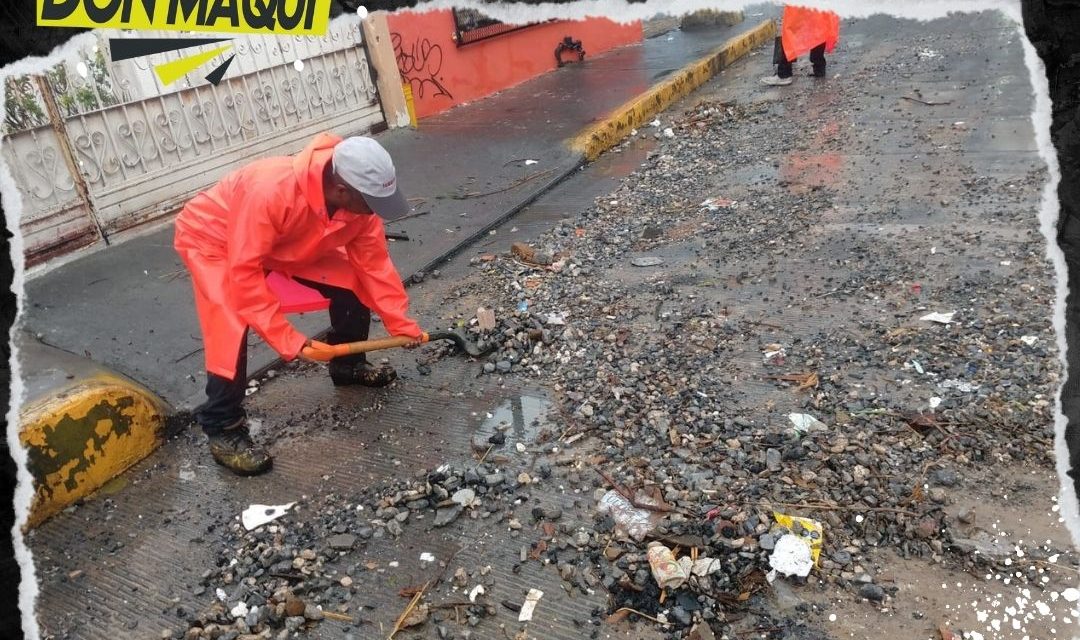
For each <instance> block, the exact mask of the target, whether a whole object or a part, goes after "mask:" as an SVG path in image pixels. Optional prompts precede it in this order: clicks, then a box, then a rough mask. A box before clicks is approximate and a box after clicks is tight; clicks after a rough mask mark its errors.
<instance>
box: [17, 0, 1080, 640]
mask: <svg viewBox="0 0 1080 640" xmlns="http://www.w3.org/2000/svg"><path fill="white" fill-rule="evenodd" d="M750 4H751V3H748V2H736V1H721V0H648V1H647V2H643V3H639V4H628V3H626V2H625V1H621V0H610V1H608V2H601V3H597V2H588V3H586V2H575V3H570V4H560V5H556V4H553V3H546V4H542V5H529V6H520V5H514V4H509V3H497V4H490V5H488V4H480V3H479V2H476V1H475V0H438V1H435V2H427V3H422V4H420V5H418V6H417V7H415V10H417V11H420V12H424V11H428V10H432V9H436V8H450V7H452V6H456V7H460V8H467V7H471V8H476V9H481V10H483V11H484V12H485V13H487V14H488V15H490V16H491V17H493V18H495V19H498V20H501V21H503V22H508V23H516V24H521V23H528V22H538V21H544V20H547V19H553V18H559V19H581V18H585V17H588V16H595V15H607V16H608V17H610V18H611V19H612V20H615V21H617V22H623V23H625V22H631V21H634V20H640V19H644V18H648V17H651V16H653V15H658V14H666V15H672V16H678V15H681V14H685V13H689V12H693V11H696V10H699V9H720V10H739V9H743V8H745V7H747V6H749V5H750ZM815 7H817V8H819V9H827V10H832V11H836V12H837V13H838V14H840V15H841V17H842V18H845V19H849V18H866V17H869V16H872V15H874V14H884V15H888V16H892V17H895V18H900V19H915V20H922V21H927V20H934V19H939V18H945V17H947V16H948V15H949V14H950V13H957V12H976V11H986V10H999V11H1001V12H1002V13H1003V14H1005V15H1006V16H1008V17H1009V18H1010V19H1011V20H1012V21H1013V22H1014V23H1016V24H1017V32H1016V33H1017V35H1018V36H1019V38H1018V39H1019V41H1020V43H1021V45H1022V47H1023V55H1024V62H1025V65H1026V67H1027V70H1028V80H1029V81H1030V82H1031V85H1032V89H1033V94H1034V106H1033V108H1032V116H1031V117H1032V124H1033V129H1034V134H1035V139H1036V143H1037V148H1038V153H1039V157H1040V159H1041V160H1042V161H1043V162H1044V163H1045V165H1046V167H1047V172H1048V179H1047V181H1046V183H1045V185H1044V187H1043V195H1042V201H1041V206H1040V211H1039V219H1040V226H1041V230H1042V232H1043V235H1044V237H1045V239H1046V241H1047V250H1046V251H1047V257H1048V258H1049V260H1050V262H1051V263H1052V265H1053V269H1054V272H1055V275H1056V283H1055V299H1054V307H1053V315H1052V323H1053V327H1054V330H1055V339H1056V345H1057V353H1058V360H1059V363H1060V365H1061V366H1062V368H1063V370H1065V367H1066V362H1065V354H1066V344H1065V338H1064V335H1065V334H1064V326H1065V315H1064V309H1065V305H1064V301H1065V296H1066V294H1067V292H1068V286H1067V281H1066V279H1065V274H1066V270H1065V262H1064V255H1063V253H1062V251H1061V249H1060V247H1059V246H1058V245H1057V240H1056V230H1055V226H1056V221H1057V219H1058V215H1059V209H1060V206H1059V203H1058V199H1057V188H1058V185H1059V183H1060V180H1061V171H1060V166H1059V163H1058V160H1057V154H1056V150H1055V149H1054V147H1053V145H1052V143H1051V140H1050V134H1049V127H1050V122H1051V117H1050V114H1051V102H1050V97H1049V93H1048V85H1047V79H1046V75H1045V72H1046V70H1045V67H1044V65H1043V63H1042V60H1041V59H1040V58H1039V57H1038V55H1037V53H1036V51H1035V49H1034V47H1033V46H1032V45H1031V43H1030V42H1029V41H1028V39H1027V37H1026V34H1025V32H1024V29H1023V24H1022V20H1021V15H1020V5H1019V3H1017V2H1005V1H1002V0H998V1H993V0H985V1H973V2H954V3H946V2H940V0H919V1H910V2H896V1H895V0H888V1H885V0H873V1H868V0H832V1H828V0H823V1H822V2H819V3H816V4H815ZM342 17H344V16H342ZM748 17H749V16H748ZM338 19H341V18H338ZM92 37H93V35H92V34H83V35H80V36H76V37H75V38H73V39H71V40H69V41H68V42H67V43H65V44H64V45H61V46H60V47H57V48H56V49H55V50H54V51H52V52H51V53H50V54H49V55H48V56H44V57H32V58H26V59H23V60H20V61H18V62H15V63H13V64H11V65H8V66H7V67H5V68H4V69H3V70H2V71H0V75H9V74H20V73H31V72H40V71H42V70H44V69H46V68H48V67H51V66H53V65H54V64H56V63H57V62H60V61H61V60H63V59H65V58H68V57H71V56H70V53H71V52H73V51H75V50H77V49H79V48H82V47H83V46H84V45H85V44H86V43H87V42H89V39H90V38H92ZM0 85H2V83H0ZM0 91H2V89H0ZM398 120H399V121H400V120H401V114H398ZM0 188H2V189H3V200H4V203H5V205H6V206H5V213H6V217H7V220H8V228H9V229H10V230H11V231H12V238H11V240H10V253H11V259H12V265H13V267H14V269H13V271H14V274H13V282H12V290H13V291H14V293H15V294H16V295H17V303H16V304H17V317H16V322H15V324H14V326H13V327H12V330H13V331H14V330H16V328H17V327H18V326H19V319H20V318H21V316H22V309H23V306H24V297H25V292H24V276H25V269H24V263H23V243H22V238H21V236H20V234H19V233H18V218H19V212H20V211H21V199H20V195H19V193H18V192H17V190H16V189H15V188H14V184H13V181H12V179H11V176H10V174H9V172H8V170H7V168H6V166H4V163H2V162H0ZM9 337H10V335H9ZM9 366H10V372H11V380H10V383H9V385H10V403H9V408H8V413H7V417H8V442H9V452H10V454H11V455H12V457H13V459H14V461H15V463H16V468H17V481H18V484H17V487H16V490H15V500H14V503H15V516H16V523H15V525H14V527H13V529H12V531H11V533H12V536H13V539H14V550H15V556H16V559H17V561H18V563H19V566H20V569H21V582H20V588H19V606H20V609H21V611H22V613H23V631H24V633H25V634H26V636H27V638H28V639H29V640H37V639H38V638H39V637H40V636H39V631H38V628H37V622H36V619H35V617H34V613H33V612H34V608H35V602H36V598H37V594H38V587H37V581H36V577H35V576H36V574H35V569H34V566H33V558H32V555H31V553H30V551H29V549H28V547H27V546H26V544H25V541H24V539H23V535H22V533H21V528H22V526H23V525H24V524H25V522H26V518H27V514H28V509H29V506H30V502H31V498H32V496H33V489H32V478H31V476H30V474H29V473H28V471H27V468H26V453H25V451H24V450H23V449H22V448H21V444H20V443H19V441H18V434H17V427H16V425H18V415H19V408H20V406H19V405H20V403H21V401H22V394H23V383H22V380H21V377H20V367H19V363H18V351H17V347H16V346H15V345H12V348H11V354H10V358H9ZM1059 390H1060V388H1059ZM1054 407H1055V409H1054V422H1055V424H1054V426H1055V433H1056V437H1055V445H1054V450H1055V457H1056V468H1057V471H1058V477H1059V478H1062V479H1065V478H1067V477H1068V476H1067V475H1066V472H1067V471H1068V470H1069V464H1068V459H1069V456H1068V448H1067V445H1066V442H1065V439H1064V428H1065V423H1066V419H1065V416H1064V414H1063V413H1062V411H1061V402H1060V394H1059V393H1055V394H1054ZM1059 502H1060V507H1061V513H1060V515H1061V517H1062V519H1063V520H1064V522H1065V523H1066V525H1067V527H1068V530H1069V531H1070V534H1071V535H1072V538H1073V541H1074V543H1076V544H1078V545H1080V525H1078V505H1077V496H1076V493H1075V490H1074V488H1073V486H1072V484H1071V483H1068V482H1062V483H1061V493H1060V501H1059Z"/></svg>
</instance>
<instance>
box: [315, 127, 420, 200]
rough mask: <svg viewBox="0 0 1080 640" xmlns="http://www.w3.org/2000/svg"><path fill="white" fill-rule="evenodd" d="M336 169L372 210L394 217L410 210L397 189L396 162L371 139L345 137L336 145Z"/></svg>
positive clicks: (334, 165)
mask: <svg viewBox="0 0 1080 640" xmlns="http://www.w3.org/2000/svg"><path fill="white" fill-rule="evenodd" d="M332 162H333V167H334V172H335V173H337V175H338V176H340V177H341V179H342V180H344V181H345V182H346V183H347V184H348V185H349V186H350V187H352V188H353V189H356V190H357V191H359V192H360V195H362V196H363V197H364V202H366V203H367V205H368V206H369V207H371V210H372V211H374V212H375V213H377V214H379V216H380V217H382V218H384V219H387V220H393V219H395V218H400V217H401V216H403V215H405V214H407V213H408V212H409V203H408V202H407V201H406V200H405V194H403V193H402V192H401V190H400V189H398V184H397V172H396V171H395V170H394V161H393V160H391V159H390V154H389V153H387V151H386V149H384V148H383V147H382V145H381V144H379V143H378V142H376V141H375V140H374V139H372V138H367V137H364V136H355V137H352V138H346V139H344V140H342V141H341V142H339V143H338V145H337V146H335V147H334V157H333V160H332Z"/></svg>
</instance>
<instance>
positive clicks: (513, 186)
mask: <svg viewBox="0 0 1080 640" xmlns="http://www.w3.org/2000/svg"><path fill="white" fill-rule="evenodd" d="M553 171H555V170H554V169H548V170H546V171H538V172H536V173H533V174H531V175H528V176H525V177H524V178H522V179H520V180H515V181H513V182H511V183H510V186H508V187H503V188H502V189H495V190H494V191H484V192H482V193H475V192H473V193H465V194H462V195H460V196H450V197H451V198H453V199H454V200H468V199H469V198H483V197H484V196H493V195H495V194H497V193H503V192H504V191H509V190H511V189H516V188H517V187H520V186H521V185H523V184H525V183H526V182H529V181H530V180H535V179H536V178H539V177H541V176H546V175H547V174H549V173H551V172H553Z"/></svg>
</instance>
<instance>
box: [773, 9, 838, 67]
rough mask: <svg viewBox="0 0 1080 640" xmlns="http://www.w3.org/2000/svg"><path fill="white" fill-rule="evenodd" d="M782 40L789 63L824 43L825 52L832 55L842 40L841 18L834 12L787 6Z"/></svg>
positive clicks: (781, 34) (781, 33) (782, 28)
mask: <svg viewBox="0 0 1080 640" xmlns="http://www.w3.org/2000/svg"><path fill="white" fill-rule="evenodd" d="M780 38H781V43H782V44H783V46H784V55H785V56H786V57H787V59H788V62H792V61H794V60H795V58H798V57H799V56H803V55H806V54H807V53H809V52H810V50H811V49H813V48H814V47H816V46H818V45H820V44H821V43H823V42H824V43H825V50H826V51H828V52H829V53H832V51H833V49H835V48H836V41H837V40H839V39H840V16H838V15H836V14H835V13H833V12H832V11H821V10H819V9H810V8H808V7H793V6H791V5H786V6H785V7H784V18H783V26H782V27H781V29H780Z"/></svg>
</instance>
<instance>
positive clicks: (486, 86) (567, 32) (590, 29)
mask: <svg viewBox="0 0 1080 640" xmlns="http://www.w3.org/2000/svg"><path fill="white" fill-rule="evenodd" d="M387 23H388V27H389V28H390V40H391V43H392V44H393V46H394V53H395V55H396V56H397V61H398V71H400V72H401V75H402V81H403V82H408V83H409V85H410V86H411V87H412V94H413V102H414V104H415V107H416V116H417V117H418V118H422V117H424V116H430V115H433V114H436V113H439V112H441V111H445V110H447V109H449V108H450V107H453V106H455V105H458V104H462V103H464V102H470V101H472V100H476V99H477V98H482V97H484V96H487V95H490V94H492V93H495V92H496V91H501V90H503V89H506V88H508V87H512V86H514V85H516V84H519V83H521V82H524V81H525V80H528V79H530V78H532V77H535V76H537V75H539V74H541V73H545V72H547V71H551V70H553V69H556V68H557V65H556V64H555V47H557V46H558V44H559V42H561V41H562V39H563V38H564V37H566V36H572V37H573V38H574V39H575V40H580V41H581V45H582V47H583V48H584V49H585V53H586V58H585V59H586V60H588V59H589V58H591V57H594V56H597V55H599V54H601V53H603V52H605V51H609V50H611V49H614V48H615V47H620V46H623V45H627V44H632V43H635V42H640V41H641V38H642V35H641V23H640V22H634V23H631V24H619V23H617V22H612V21H611V20H607V19H604V18H589V19H586V20H580V21H577V20H575V21H561V22H554V23H550V24H541V25H536V26H531V27H528V28H525V29H521V30H519V31H513V32H510V33H504V34H502V35H498V36H495V37H492V38H488V39H485V40H480V41H478V42H473V43H470V44H467V45H464V46H461V47H459V46H457V44H456V43H455V42H454V39H453V34H454V16H453V14H452V13H451V11H450V10H449V9H442V10H438V11H428V12H424V13H416V12H413V11H397V12H394V13H392V14H390V15H389V16H387ZM563 60H566V61H571V60H574V61H576V56H575V55H573V54H572V52H569V51H567V52H566V53H565V54H564V57H563ZM571 64H573V62H571Z"/></svg>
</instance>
